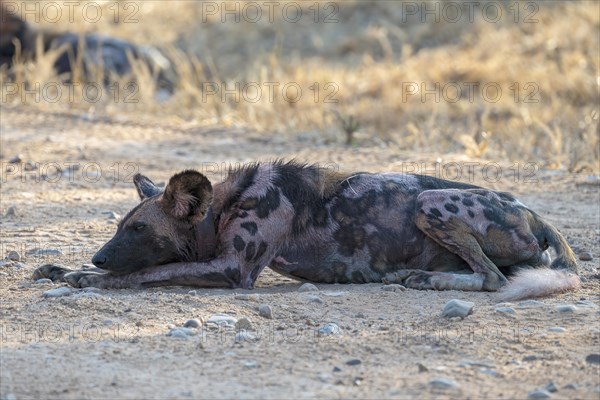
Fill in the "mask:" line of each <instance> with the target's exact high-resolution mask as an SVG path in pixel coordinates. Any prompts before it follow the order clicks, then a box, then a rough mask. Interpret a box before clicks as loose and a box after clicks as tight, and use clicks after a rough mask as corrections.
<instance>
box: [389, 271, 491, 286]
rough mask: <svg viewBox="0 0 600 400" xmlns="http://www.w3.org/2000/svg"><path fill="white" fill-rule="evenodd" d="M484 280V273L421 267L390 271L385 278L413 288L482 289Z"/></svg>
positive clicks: (390, 281)
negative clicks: (437, 270) (459, 272)
mask: <svg viewBox="0 0 600 400" xmlns="http://www.w3.org/2000/svg"><path fill="white" fill-rule="evenodd" d="M484 280H485V275H484V274H477V273H475V274H473V273H470V274H458V273H456V274H455V273H451V272H435V271H423V270H419V269H403V270H399V271H396V272H392V273H389V274H387V275H386V276H385V278H383V282H384V283H386V284H387V283H400V284H402V285H404V286H406V287H407V288H411V289H420V290H424V289H433V290H465V291H481V290H482V288H483V283H484Z"/></svg>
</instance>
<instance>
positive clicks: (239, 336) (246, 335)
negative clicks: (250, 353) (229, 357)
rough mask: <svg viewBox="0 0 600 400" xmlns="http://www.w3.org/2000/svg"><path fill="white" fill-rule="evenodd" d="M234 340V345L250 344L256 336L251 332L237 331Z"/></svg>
mask: <svg viewBox="0 0 600 400" xmlns="http://www.w3.org/2000/svg"><path fill="white" fill-rule="evenodd" d="M234 340H235V342H236V343H240V342H251V341H254V340H256V335H255V334H253V333H252V332H248V331H239V332H238V333H236V334H235V339H234Z"/></svg>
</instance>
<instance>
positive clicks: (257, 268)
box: [250, 265, 261, 282]
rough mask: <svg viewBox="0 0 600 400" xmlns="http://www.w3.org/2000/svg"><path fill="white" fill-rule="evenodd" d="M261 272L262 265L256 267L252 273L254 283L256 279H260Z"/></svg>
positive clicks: (251, 277)
mask: <svg viewBox="0 0 600 400" xmlns="http://www.w3.org/2000/svg"><path fill="white" fill-rule="evenodd" d="M260 270H261V266H260V265H256V266H255V267H254V268H253V269H252V272H250V279H252V282H255V281H256V279H257V278H258V274H259V273H260Z"/></svg>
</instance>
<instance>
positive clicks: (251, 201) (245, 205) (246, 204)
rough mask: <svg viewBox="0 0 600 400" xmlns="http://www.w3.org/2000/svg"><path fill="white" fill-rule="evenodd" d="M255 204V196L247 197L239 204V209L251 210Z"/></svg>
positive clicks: (256, 202) (256, 201)
mask: <svg viewBox="0 0 600 400" xmlns="http://www.w3.org/2000/svg"><path fill="white" fill-rule="evenodd" d="M256 206H258V199H257V198H256V197H249V198H247V199H246V200H244V201H242V202H241V203H240V205H239V207H240V209H241V210H253V209H255V208H256Z"/></svg>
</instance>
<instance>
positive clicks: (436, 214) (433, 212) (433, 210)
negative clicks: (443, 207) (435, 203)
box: [429, 207, 442, 218]
mask: <svg viewBox="0 0 600 400" xmlns="http://www.w3.org/2000/svg"><path fill="white" fill-rule="evenodd" d="M429 212H430V213H431V214H432V215H433V216H434V217H436V218H441V217H442V213H441V212H440V210H438V209H437V208H435V207H434V208H432V209H431V210H429Z"/></svg>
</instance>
